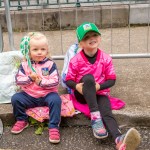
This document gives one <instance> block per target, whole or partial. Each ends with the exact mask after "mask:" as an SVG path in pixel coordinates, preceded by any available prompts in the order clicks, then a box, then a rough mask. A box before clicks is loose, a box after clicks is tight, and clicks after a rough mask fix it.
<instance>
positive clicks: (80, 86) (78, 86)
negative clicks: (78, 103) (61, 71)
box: [76, 83, 83, 95]
mask: <svg viewBox="0 0 150 150" xmlns="http://www.w3.org/2000/svg"><path fill="white" fill-rule="evenodd" d="M82 89H83V83H78V84H77V85H76V90H77V91H78V92H79V93H80V94H82V95H83V92H82Z"/></svg>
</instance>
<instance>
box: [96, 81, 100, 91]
mask: <svg viewBox="0 0 150 150" xmlns="http://www.w3.org/2000/svg"><path fill="white" fill-rule="evenodd" d="M95 88H96V91H98V90H100V84H98V83H97V82H96V83H95Z"/></svg>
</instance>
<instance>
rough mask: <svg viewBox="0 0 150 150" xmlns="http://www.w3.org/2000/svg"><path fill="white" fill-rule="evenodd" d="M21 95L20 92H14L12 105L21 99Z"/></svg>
mask: <svg viewBox="0 0 150 150" xmlns="http://www.w3.org/2000/svg"><path fill="white" fill-rule="evenodd" d="M19 99H20V98H19V96H18V94H17V93H16V94H14V95H13V96H12V97H11V103H12V105H14V104H15V103H17V102H18V101H19Z"/></svg>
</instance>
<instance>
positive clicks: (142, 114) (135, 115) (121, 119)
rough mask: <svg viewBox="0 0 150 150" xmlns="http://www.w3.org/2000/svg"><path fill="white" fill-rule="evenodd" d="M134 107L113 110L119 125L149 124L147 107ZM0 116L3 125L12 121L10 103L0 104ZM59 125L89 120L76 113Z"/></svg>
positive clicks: (149, 116) (88, 122)
mask: <svg viewBox="0 0 150 150" xmlns="http://www.w3.org/2000/svg"><path fill="white" fill-rule="evenodd" d="M135 110H136V109H135V108H133V107H132V108H131V107H130V108H123V109H122V110H114V111H113V113H114V116H115V118H116V120H117V122H118V124H119V125H120V126H150V114H149V113H148V112H149V108H148V109H147V110H143V111H141V110H139V109H138V110H136V111H135ZM0 118H1V120H2V121H3V124H4V126H7V125H8V126H10V125H12V124H13V123H14V121H15V120H14V117H13V114H12V106H11V104H1V105H0ZM61 126H69V127H72V126H90V120H89V119H88V118H87V117H85V116H84V115H83V114H77V115H75V116H74V117H70V118H62V121H61Z"/></svg>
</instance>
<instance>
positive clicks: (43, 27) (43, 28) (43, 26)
mask: <svg viewBox="0 0 150 150" xmlns="http://www.w3.org/2000/svg"><path fill="white" fill-rule="evenodd" d="M43 7H44V2H43V0H42V30H43V31H45V25H44V8H43Z"/></svg>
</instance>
